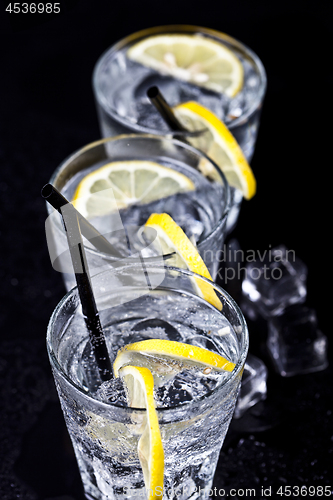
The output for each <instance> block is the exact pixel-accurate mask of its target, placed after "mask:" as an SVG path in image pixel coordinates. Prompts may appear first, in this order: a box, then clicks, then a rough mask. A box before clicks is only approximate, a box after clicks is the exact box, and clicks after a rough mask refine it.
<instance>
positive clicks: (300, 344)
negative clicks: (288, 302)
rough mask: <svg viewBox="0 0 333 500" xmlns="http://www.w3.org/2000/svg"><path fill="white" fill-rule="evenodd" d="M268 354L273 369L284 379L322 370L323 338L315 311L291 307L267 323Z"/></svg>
mask: <svg viewBox="0 0 333 500" xmlns="http://www.w3.org/2000/svg"><path fill="white" fill-rule="evenodd" d="M267 347H268V351H269V353H270V355H271V358H272V361H273V364H274V368H275V370H276V371H277V372H278V373H279V374H280V375H282V376H284V377H289V376H292V375H297V374H300V373H308V372H315V371H319V370H324V369H325V368H326V367H327V366H328V361H327V352H326V351H327V338H326V337H325V335H324V334H323V333H322V332H321V331H320V330H319V329H318V321H317V315H316V312H315V311H314V310H313V309H311V308H309V307H307V306H305V305H294V306H291V307H290V308H288V310H286V311H285V313H284V314H283V315H282V316H277V317H274V318H271V319H270V320H269V321H268V339H267Z"/></svg>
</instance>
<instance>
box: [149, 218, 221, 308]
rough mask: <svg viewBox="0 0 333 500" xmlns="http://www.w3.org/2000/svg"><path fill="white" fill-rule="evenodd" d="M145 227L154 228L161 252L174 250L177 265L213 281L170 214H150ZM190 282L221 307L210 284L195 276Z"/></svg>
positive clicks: (201, 293)
mask: <svg viewBox="0 0 333 500" xmlns="http://www.w3.org/2000/svg"><path fill="white" fill-rule="evenodd" d="M145 227H147V228H149V227H152V228H154V229H155V231H156V232H157V237H158V239H159V242H160V244H161V247H162V252H163V254H168V253H172V252H175V254H176V255H175V258H176V264H175V265H176V266H177V267H180V268H183V269H189V270H190V271H192V272H194V273H196V274H199V275H200V276H203V277H204V278H207V279H209V280H210V281H213V279H212V277H211V275H210V273H209V271H208V269H207V267H206V264H205V263H204V261H203V260H202V257H201V256H200V254H199V253H198V251H197V250H196V248H195V246H194V245H193V243H191V241H190V240H189V239H188V237H187V236H186V234H185V233H184V231H183V230H182V229H181V228H180V227H179V226H178V224H176V222H175V221H174V220H173V219H172V218H171V217H170V215H168V214H151V216H150V217H149V219H148V220H147V222H146V224H145ZM192 283H193V286H194V288H195V290H196V291H197V293H198V295H199V296H200V297H203V298H204V299H205V300H206V301H207V302H209V303H210V304H212V305H214V306H215V307H217V309H219V310H221V309H222V303H221V301H220V300H219V298H218V297H217V295H216V293H215V291H214V288H213V287H212V285H210V284H209V283H206V282H204V281H202V280H200V279H198V278H195V277H194V278H193V279H192Z"/></svg>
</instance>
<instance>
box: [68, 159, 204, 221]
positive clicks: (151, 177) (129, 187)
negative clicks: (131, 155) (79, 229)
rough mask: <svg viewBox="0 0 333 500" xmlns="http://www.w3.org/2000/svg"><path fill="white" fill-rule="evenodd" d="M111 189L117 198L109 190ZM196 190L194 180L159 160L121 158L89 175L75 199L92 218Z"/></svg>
mask: <svg viewBox="0 0 333 500" xmlns="http://www.w3.org/2000/svg"><path fill="white" fill-rule="evenodd" d="M110 188H111V189H112V191H113V195H114V196H113V197H111V196H110V191H108V190H109V189H110ZM194 189H195V185H194V183H193V182H192V180H191V179H189V178H188V177H187V176H186V175H184V174H182V173H181V172H178V171H177V170H173V169H172V168H168V167H165V166H164V165H160V164H159V163H155V162H152V161H141V160H133V161H118V162H112V163H108V164H107V165H104V166H103V167H100V168H98V169H97V170H94V171H93V172H91V173H90V174H88V175H86V176H85V177H84V178H83V179H82V180H81V182H80V183H79V185H78V186H77V188H76V191H75V193H74V196H73V200H72V202H73V205H74V206H75V208H76V209H77V210H78V211H79V212H80V213H81V215H83V216H84V217H86V218H89V217H90V218H91V217H96V216H101V215H106V214H108V213H111V212H113V211H114V210H116V209H117V208H118V209H120V208H125V207H127V206H128V205H131V204H134V203H150V202H151V201H154V200H159V199H161V198H164V197H166V196H171V195H173V194H176V193H179V192H184V191H191V190H194Z"/></svg>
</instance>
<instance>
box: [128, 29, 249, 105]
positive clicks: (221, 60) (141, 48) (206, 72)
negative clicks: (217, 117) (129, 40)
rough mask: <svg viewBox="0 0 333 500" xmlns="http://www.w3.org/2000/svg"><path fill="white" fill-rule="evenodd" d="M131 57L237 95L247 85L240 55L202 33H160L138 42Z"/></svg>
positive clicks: (196, 83) (165, 71)
mask: <svg viewBox="0 0 333 500" xmlns="http://www.w3.org/2000/svg"><path fill="white" fill-rule="evenodd" d="M127 56H128V58H129V59H132V60H134V61H136V62H139V63H141V64H143V65H144V66H148V67H149V68H152V69H154V70H156V71H159V72H161V73H164V74H167V75H171V76H173V77H175V78H178V79H179V80H185V81H187V82H190V83H193V84H195V85H198V86H200V87H205V88H207V89H210V90H214V91H215V92H219V93H224V94H226V95H227V96H229V97H234V96H235V95H236V94H237V93H238V92H239V91H240V89H241V88H242V87H243V81H244V71H243V66H242V64H241V62H240V60H239V59H238V57H237V56H236V55H235V54H234V53H233V52H232V51H231V50H230V49H228V48H227V47H226V46H225V45H223V44H222V43H221V42H217V41H215V40H211V39H209V38H206V37H204V36H202V35H176V34H168V35H156V36H150V37H148V38H145V39H144V40H142V41H140V42H138V43H136V44H134V45H133V46H132V47H131V48H130V49H129V50H128V52H127Z"/></svg>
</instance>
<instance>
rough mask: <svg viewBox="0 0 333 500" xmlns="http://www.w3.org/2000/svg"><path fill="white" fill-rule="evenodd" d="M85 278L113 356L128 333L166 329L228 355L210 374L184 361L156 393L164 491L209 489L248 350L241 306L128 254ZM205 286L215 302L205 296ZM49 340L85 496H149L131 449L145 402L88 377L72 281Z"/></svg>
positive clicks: (92, 370) (187, 493) (146, 334)
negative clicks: (225, 364)
mask: <svg viewBox="0 0 333 500" xmlns="http://www.w3.org/2000/svg"><path fill="white" fill-rule="evenodd" d="M92 283H93V289H94V294H95V298H96V302H97V304H98V309H99V314H100V318H101V322H102V325H103V329H104V335H105V338H106V343H107V346H108V351H109V355H110V358H111V362H113V361H114V359H115V357H116V353H117V351H118V350H119V349H120V348H121V347H123V346H124V345H126V344H128V343H131V342H137V341H140V340H146V339H147V338H164V339H169V340H173V341H180V342H185V343H187V344H193V345H197V346H199V347H204V348H206V349H209V350H212V351H215V352H217V353H219V354H220V355H222V356H224V357H226V358H227V359H229V360H231V361H232V362H234V363H235V368H234V369H233V371H232V372H222V373H218V374H217V373H216V372H215V374H213V373H211V374H210V375H208V374H204V373H205V372H202V371H201V370H200V369H198V370H196V369H195V370H194V371H193V370H188V371H186V370H184V371H182V372H181V373H178V375H176V376H175V379H174V384H173V389H172V390H169V392H168V388H167V386H165V387H164V388H160V389H159V391H156V394H155V399H156V408H157V414H158V420H159V427H160V431H161V436H162V442H163V448H164V456H165V466H164V490H163V494H164V496H163V499H165V500H166V499H172V498H174V495H177V496H179V495H181V498H182V499H183V500H186V499H188V498H190V497H191V498H193V495H195V498H200V499H207V498H208V496H209V492H210V489H211V486H212V482H213V477H214V473H215V469H216V465H217V461H218V458H219V453H220V449H221V446H222V444H223V441H224V438H225V435H226V432H227V429H228V426H229V423H230V420H231V418H232V415H233V412H234V408H235V403H236V399H237V395H238V390H239V385H240V381H241V376H242V372H243V368H244V363H245V359H246V356H247V351H248V330H247V326H246V323H245V320H244V317H243V315H242V312H241V311H240V309H239V308H238V306H237V304H236V303H235V302H234V300H233V299H232V298H231V297H230V296H229V295H228V294H227V293H226V292H225V291H224V290H223V289H221V288H220V287H218V286H217V285H216V284H214V283H213V282H211V281H209V280H206V279H205V278H202V277H201V276H198V275H196V274H193V273H191V272H190V271H186V270H184V269H177V268H172V267H167V266H154V265H151V264H149V263H146V266H145V269H143V267H142V265H141V264H139V263H134V264H133V263H132V264H128V265H126V266H123V267H120V268H118V269H110V270H108V271H105V272H103V273H101V274H99V275H96V276H94V277H93V278H92ZM204 287H206V288H205V290H206V298H205V296H203V294H202V293H200V290H202V289H204ZM207 287H209V289H210V292H209V293H208V295H207ZM211 294H215V296H216V297H217V298H218V300H219V301H220V302H221V305H222V309H221V310H219V309H218V308H216V307H214V306H213V305H211V303H210V302H209V300H208V299H209V297H211ZM47 349H48V354H49V359H50V363H51V367H52V371H53V374H54V379H55V384H56V387H57V390H58V394H59V399H60V403H61V406H62V410H63V413H64V418H65V421H66V425H67V428H68V432H69V434H70V437H71V440H72V443H73V447H74V451H75V455H76V458H77V462H78V467H79V469H80V473H81V478H82V482H83V486H84V491H85V495H86V497H87V498H88V499H90V500H107V499H109V498H114V499H115V500H120V499H122V500H127V499H131V498H143V499H144V498H147V491H145V484H144V479H143V474H142V470H141V466H140V461H139V457H138V452H137V445H138V439H139V438H140V433H141V432H142V430H141V431H140V427H141V425H142V421H143V418H144V415H145V411H146V410H145V409H136V408H131V407H128V406H127V405H126V402H125V401H126V397H125V394H126V393H125V392H124V388H123V386H122V382H121V381H120V380H119V379H111V380H110V381H107V382H104V383H103V384H100V385H99V384H98V383H96V380H97V379H98V375H96V373H97V371H96V367H95V364H94V359H93V356H92V355H91V348H90V344H89V339H88V333H87V331H86V328H85V323H84V319H83V317H82V311H81V307H80V302H79V297H78V291H77V289H76V288H73V289H72V290H71V291H70V292H68V293H67V295H66V296H65V297H64V298H63V299H62V300H61V301H60V303H59V304H58V306H57V307H56V309H55V311H54V312H53V314H52V317H51V319H50V322H49V325H48V329H47ZM177 377H178V378H177ZM193 377H194V378H193Z"/></svg>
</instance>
